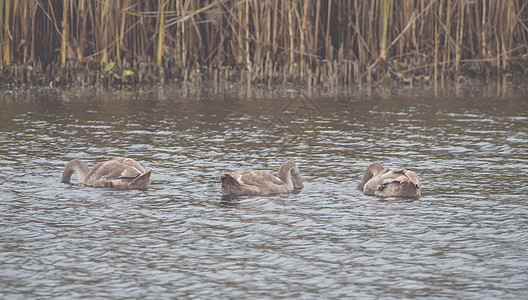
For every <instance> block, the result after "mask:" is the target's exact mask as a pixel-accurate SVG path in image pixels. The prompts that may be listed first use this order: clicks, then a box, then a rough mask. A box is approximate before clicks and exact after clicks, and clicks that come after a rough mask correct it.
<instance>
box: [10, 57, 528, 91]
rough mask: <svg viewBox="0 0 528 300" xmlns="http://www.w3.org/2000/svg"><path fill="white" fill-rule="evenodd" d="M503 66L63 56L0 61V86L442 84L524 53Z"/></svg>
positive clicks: (513, 72) (493, 69) (512, 76)
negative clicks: (208, 63) (193, 62)
mask: <svg viewBox="0 0 528 300" xmlns="http://www.w3.org/2000/svg"><path fill="white" fill-rule="evenodd" d="M510 65H512V66H515V67H510V68H508V69H502V68H500V67H499V66H498V65H497V64H494V63H491V62H483V61H476V62H465V63H462V64H461V66H460V72H459V73H455V72H454V70H451V69H445V70H444V72H442V73H439V74H437V76H436V81H435V80H434V75H431V74H429V73H426V72H420V71H416V68H412V67H407V66H405V65H404V64H403V63H401V62H398V61H392V62H390V63H386V62H382V63H379V64H377V65H376V66H374V67H373V68H371V69H369V67H368V66H364V65H363V66H359V64H358V63H357V62H352V61H346V62H344V63H342V64H339V65H338V64H337V62H336V61H334V62H333V63H327V62H321V63H319V64H318V65H317V66H316V67H315V69H314V68H305V69H304V70H305V71H304V73H299V72H298V73H293V74H292V75H289V74H288V70H286V69H287V68H286V67H285V66H275V67H274V68H273V70H268V71H259V72H252V71H250V70H247V68H244V67H242V66H220V67H213V68H207V67H200V68H194V69H191V70H186V69H182V68H178V67H176V66H172V65H170V64H167V66H166V67H158V66H157V65H155V64H147V63H135V64H127V63H125V64H124V66H123V67H118V66H117V65H115V64H114V63H109V64H107V65H105V66H103V65H99V64H97V63H95V62H88V63H82V62H76V61H73V60H69V61H67V62H66V63H65V64H64V65H61V64H52V65H48V66H47V67H46V68H45V70H42V66H41V65H40V64H34V63H32V62H30V63H26V64H12V65H10V66H4V65H1V64H0V74H1V76H0V88H2V89H10V88H16V87H43V86H50V87H69V86H96V87H103V88H127V87H138V86H148V85H161V86H164V85H166V84H181V85H182V86H185V85H190V86H199V87H201V86H204V85H205V86H213V87H216V89H218V88H220V87H224V88H225V87H228V86H230V85H239V86H246V87H248V88H250V87H251V88H257V89H261V88H263V89H276V88H279V89H280V88H283V89H284V88H285V89H298V90H300V89H308V90H311V89H320V90H343V89H344V90H353V89H358V88H362V87H364V86H368V87H373V88H378V87H379V88H393V87H396V88H406V87H410V88H413V87H415V86H418V87H434V88H438V87H441V88H445V86H447V85H452V84H457V83H464V82H467V81H476V82H498V83H499V84H501V82H504V83H506V82H514V83H515V82H525V81H527V79H528V78H526V74H528V58H522V59H518V60H515V61H514V63H510Z"/></svg>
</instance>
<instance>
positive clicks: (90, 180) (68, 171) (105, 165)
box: [61, 157, 152, 190]
mask: <svg viewBox="0 0 528 300" xmlns="http://www.w3.org/2000/svg"><path fill="white" fill-rule="evenodd" d="M73 172H76V173H77V177H78V179H79V181H80V182H81V183H82V184H84V185H87V186H91V187H108V188H116V189H121V190H128V189H140V190H141V189H146V188H147V187H148V185H149V182H150V175H151V174H152V169H148V171H146V172H145V170H144V169H143V167H141V165H140V164H139V163H138V162H137V161H135V160H133V159H132V158H126V157H118V158H114V159H111V160H107V161H103V162H100V163H98V164H97V165H95V167H93V169H91V170H90V168H89V167H88V165H87V164H86V163H84V162H83V161H81V160H79V159H73V160H70V161H69V162H68V164H67V165H66V167H65V168H64V171H63V172H62V180H61V182H62V183H70V179H71V176H72V174H73Z"/></svg>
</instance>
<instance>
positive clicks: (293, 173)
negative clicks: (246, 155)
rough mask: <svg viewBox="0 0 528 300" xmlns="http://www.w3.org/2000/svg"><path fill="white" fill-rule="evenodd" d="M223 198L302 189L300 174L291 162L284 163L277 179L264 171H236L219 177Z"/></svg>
mask: <svg viewBox="0 0 528 300" xmlns="http://www.w3.org/2000/svg"><path fill="white" fill-rule="evenodd" d="M220 180H221V181H222V195H223V196H245V195H270V194H282V193H291V192H292V190H293V188H296V189H302V188H303V184H302V180H301V173H300V172H299V168H298V167H297V165H296V164H295V162H294V161H293V160H291V159H290V160H287V161H285V162H284V163H283V164H282V166H281V167H280V169H279V172H278V174H277V177H275V176H274V175H272V174H270V173H267V172H264V171H238V172H234V173H229V174H227V173H224V174H222V176H220Z"/></svg>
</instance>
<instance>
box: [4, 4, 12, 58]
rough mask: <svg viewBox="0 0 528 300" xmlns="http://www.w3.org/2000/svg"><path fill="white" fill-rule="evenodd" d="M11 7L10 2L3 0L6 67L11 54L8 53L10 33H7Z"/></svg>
mask: <svg viewBox="0 0 528 300" xmlns="http://www.w3.org/2000/svg"><path fill="white" fill-rule="evenodd" d="M10 6H11V0H5V7H3V9H4V12H5V15H4V48H3V49H4V53H3V54H4V63H5V64H6V66H9V65H10V64H11V53H10V49H9V48H10V45H11V33H10V31H9V15H10V13H11V10H10Z"/></svg>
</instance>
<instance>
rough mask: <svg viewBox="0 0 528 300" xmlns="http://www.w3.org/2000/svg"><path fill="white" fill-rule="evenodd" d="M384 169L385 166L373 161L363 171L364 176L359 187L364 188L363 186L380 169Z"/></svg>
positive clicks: (359, 188)
mask: <svg viewBox="0 0 528 300" xmlns="http://www.w3.org/2000/svg"><path fill="white" fill-rule="evenodd" d="M381 170H383V166H382V165H381V164H379V163H372V164H370V166H368V168H367V169H366V170H365V172H364V173H363V177H362V178H361V181H360V182H359V184H358V186H357V189H358V190H363V187H364V186H365V184H366V183H367V182H368V181H369V180H370V179H371V178H372V177H373V176H374V175H375V174H377V173H378V172H379V171H381Z"/></svg>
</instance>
